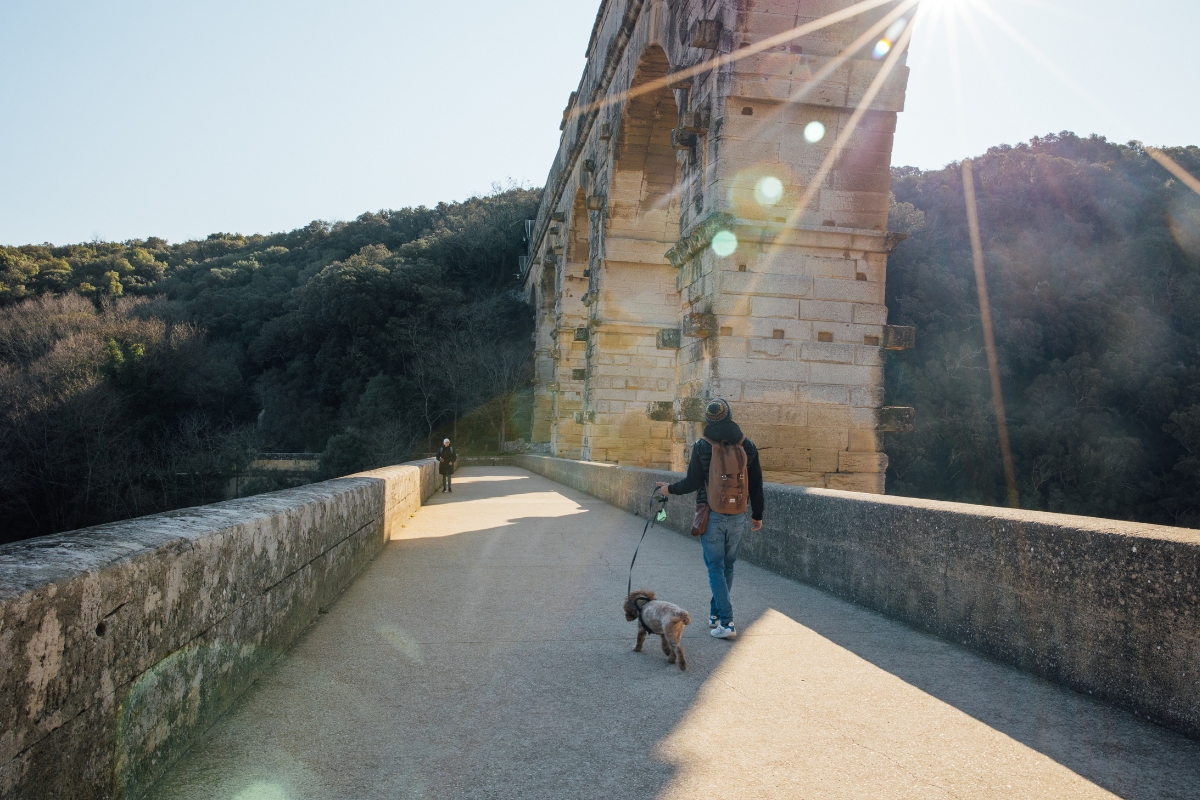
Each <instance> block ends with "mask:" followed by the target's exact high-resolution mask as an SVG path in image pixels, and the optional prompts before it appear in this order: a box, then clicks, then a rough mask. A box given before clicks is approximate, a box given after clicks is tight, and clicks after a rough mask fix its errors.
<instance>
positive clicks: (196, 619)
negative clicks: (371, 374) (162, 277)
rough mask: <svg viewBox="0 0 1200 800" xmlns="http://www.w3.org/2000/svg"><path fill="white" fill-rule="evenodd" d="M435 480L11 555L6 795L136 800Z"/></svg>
mask: <svg viewBox="0 0 1200 800" xmlns="http://www.w3.org/2000/svg"><path fill="white" fill-rule="evenodd" d="M437 485H438V481H437V473H436V463H435V462H434V461H433V460H432V459H430V460H426V461H420V462H413V463H412V464H406V465H400V466H395V467H390V468H387V469H381V470H376V471H373V472H367V473H363V474H360V475H355V476H351V477H348V478H341V479H338V480H332V481H326V482H324V483H317V484H311V485H308V486H304V487H301V488H297V489H289V490H286V491H282V492H273V493H271V494H266V495H259V496H256V497H249V498H244V499H241V500H232V501H229V502H226V503H218V504H215V505H210V506H201V507H198V508H188V509H183V510H180V511H173V512H169V513H165V514H156V515H153V516H149V517H142V518H139V519H133V520H127V521H124V522H116V523H112V524H109V525H101V526H98V527H95V528H86V529H83V530H78V531H72V532H70V533H64V534H56V535H52V536H43V537H40V538H37V539H31V540H27V541H24V542H18V543H15V544H9V545H3V546H0V796H3V797H6V798H9V797H12V798H30V799H32V798H39V799H40V798H46V800H50V799H51V798H55V799H61V798H73V800H100V799H101V798H114V799H116V798H137V797H139V796H140V795H141V794H143V793H144V791H145V790H146V789H147V788H148V787H149V786H150V785H151V784H152V783H153V782H154V781H155V780H156V779H157V778H158V777H159V776H160V775H162V774H163V772H164V771H165V770H166V768H167V767H168V766H169V765H170V764H171V763H172V762H173V761H174V760H175V759H176V758H178V756H179V755H180V754H181V753H183V752H184V751H185V750H186V749H187V748H188V747H189V746H190V745H191V743H192V742H193V741H194V740H195V739H196V737H198V736H199V735H201V734H202V733H203V732H204V731H205V730H206V729H207V728H208V727H209V725H211V724H212V723H213V722H214V721H215V720H216V719H217V717H219V716H220V715H221V714H222V713H223V712H224V711H225V709H226V708H228V707H229V705H230V703H232V702H233V701H234V700H235V699H236V698H237V697H238V695H240V694H241V693H242V692H243V691H244V690H245V689H246V688H247V687H249V685H250V684H251V683H252V682H253V681H254V680H255V678H256V677H257V676H258V675H259V674H261V673H262V671H263V670H264V669H265V668H266V667H268V666H269V665H270V664H271V663H272V662H273V661H274V660H275V659H276V658H277V657H278V656H279V654H280V653H282V652H283V651H284V650H285V649H286V648H287V647H288V645H289V644H290V643H291V642H292V641H293V640H294V639H295V638H296V636H298V635H299V634H300V633H301V631H303V630H304V628H305V627H306V626H307V625H308V624H309V623H310V622H311V621H312V620H313V619H314V618H315V617H316V615H317V614H318V613H319V612H320V610H321V609H322V608H324V607H325V606H328V605H329V604H330V603H332V602H333V601H334V600H335V599H336V598H337V596H338V595H339V594H340V593H341V591H342V590H343V589H344V588H345V587H346V586H347V585H348V584H349V582H350V581H351V580H353V578H354V577H355V576H356V575H357V574H358V573H359V571H360V570H361V569H362V568H363V567H364V566H365V565H366V564H367V563H368V562H369V561H370V560H371V559H372V558H374V557H375V555H376V554H377V553H378V552H379V551H380V549H381V548H382V547H383V546H384V544H385V543H386V542H387V540H388V539H389V538H390V537H391V532H392V531H394V530H396V529H398V526H399V525H401V524H403V522H404V521H405V520H407V518H408V516H409V515H410V514H411V513H412V512H413V511H415V510H416V509H417V508H418V507H419V506H420V505H421V501H422V500H423V499H424V498H425V497H428V496H429V495H430V494H432V493H433V491H434V489H435V487H436V486H437Z"/></svg>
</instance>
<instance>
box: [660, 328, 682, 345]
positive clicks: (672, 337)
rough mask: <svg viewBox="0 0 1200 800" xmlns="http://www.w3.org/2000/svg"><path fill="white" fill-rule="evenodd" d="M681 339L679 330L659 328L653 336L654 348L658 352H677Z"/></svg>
mask: <svg viewBox="0 0 1200 800" xmlns="http://www.w3.org/2000/svg"><path fill="white" fill-rule="evenodd" d="M682 339H683V336H682V332H681V331H680V330H679V328H659V329H658V330H657V331H656V332H655V334H654V346H655V347H656V348H658V349H659V350H678V349H679V348H680V347H681V346H682Z"/></svg>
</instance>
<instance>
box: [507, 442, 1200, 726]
mask: <svg viewBox="0 0 1200 800" xmlns="http://www.w3.org/2000/svg"><path fill="white" fill-rule="evenodd" d="M517 463H518V464H519V465H520V466H521V467H523V468H525V469H529V470H531V471H533V472H536V473H538V474H540V475H544V476H546V477H548V478H550V479H552V480H555V481H558V482H559V483H562V484H564V485H566V486H569V487H571V488H574V489H578V490H580V491H583V492H587V493H588V494H591V495H593V496H595V497H598V498H600V499H602V500H605V501H607V502H609V503H612V504H614V505H617V506H619V507H621V508H624V509H626V510H627V511H632V512H634V513H637V514H641V515H644V514H645V513H646V509H647V507H648V506H649V498H650V494H651V491H652V489H653V485H654V482H655V481H657V480H662V481H671V482H673V481H676V480H678V479H679V478H680V477H682V476H681V475H680V474H679V473H672V472H665V471H656V470H648V469H638V468H634V467H622V466H616V465H612V464H599V463H590V462H579V461H569V460H565V459H556V458H548V457H543V456H521V457H519V458H518V459H517ZM765 493H766V513H765V515H764V516H765V519H766V523H765V525H764V527H763V530H762V531H761V532H759V533H750V532H749V531H747V535H746V538H745V540H744V542H743V544H742V557H743V558H745V559H746V560H748V561H750V562H752V563H755V564H757V565H759V566H761V567H763V568H766V569H769V570H772V571H774V572H777V573H779V574H782V575H784V576H786V577H789V578H793V579H795V580H800V581H803V582H805V583H809V584H812V585H814V586H817V587H819V588H821V589H824V590H826V591H829V592H831V593H833V594H836V595H838V596H840V597H843V598H845V599H847V600H850V601H852V602H854V603H858V604H860V605H863V606H866V607H868V608H872V609H875V610H877V611H879V612H881V613H883V614H886V615H888V616H890V617H894V618H896V619H899V620H902V621H903V622H906V623H908V624H910V625H913V626H914V627H917V628H920V629H922V630H925V631H928V632H930V633H932V634H934V635H936V636H939V637H942V638H944V639H947V640H950V641H953V642H958V643H961V644H964V645H966V646H968V647H972V648H975V649H977V650H980V651H982V652H985V653H987V654H989V655H990V656H992V657H994V658H996V659H998V660H1000V661H1003V662H1006V663H1008V664H1012V665H1014V666H1016V667H1019V668H1021V669H1024V670H1028V671H1030V672H1033V673H1035V674H1038V675H1041V676H1043V677H1046V678H1048V679H1050V680H1053V681H1056V682H1058V683H1062V684H1065V685H1067V686H1070V687H1071V688H1073V689H1076V690H1078V691H1080V692H1083V693H1086V694H1089V695H1092V696H1095V697H1098V698H1102V699H1104V700H1107V701H1109V702H1112V703H1115V704H1117V705H1120V706H1122V707H1124V708H1127V709H1130V710H1131V711H1133V712H1135V713H1137V714H1138V715H1140V716H1144V717H1146V718H1148V719H1150V720H1153V721H1154V722H1156V723H1158V724H1161V725H1164V726H1166V727H1169V728H1172V729H1175V730H1177V731H1180V732H1181V733H1184V734H1186V735H1188V736H1191V737H1193V738H1200V531H1193V530H1188V529H1183V528H1170V527H1165V526H1158V525H1142V524H1137V523H1130V522H1119V521H1114V520H1106V519H1097V518H1091V517H1075V516H1067V515H1064V514H1047V513H1041V512H1034V511H1019V510H1013V509H1005V508H993V507H988V506H974V505H966V504H961V503H944V502H937V501H932V500H918V499H914V498H907V497H887V496H875V495H865V494H858V493H852V492H842V491H833V490H826V489H804V488H800V487H794V486H778V485H771V484H768V485H767V486H766V489H765ZM691 517H692V498H691V497H687V498H675V499H673V501H672V502H670V503H668V515H667V522H666V524H667V525H668V526H669V527H671V528H673V529H674V530H677V531H680V532H685V531H686V530H687V529H688V528H689V527H690V525H691ZM697 561H699V555H697Z"/></svg>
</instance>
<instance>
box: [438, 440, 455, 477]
mask: <svg viewBox="0 0 1200 800" xmlns="http://www.w3.org/2000/svg"><path fill="white" fill-rule="evenodd" d="M437 457H438V459H439V460H440V462H441V463H440V464H438V472H440V473H441V474H443V475H453V474H454V462H455V461H458V454H456V453H455V452H454V448H453V447H446V445H442V446H441V448H439V449H438V452H437Z"/></svg>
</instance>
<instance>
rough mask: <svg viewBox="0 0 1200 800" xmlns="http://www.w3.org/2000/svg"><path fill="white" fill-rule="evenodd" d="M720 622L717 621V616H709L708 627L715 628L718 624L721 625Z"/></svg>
mask: <svg viewBox="0 0 1200 800" xmlns="http://www.w3.org/2000/svg"><path fill="white" fill-rule="evenodd" d="M719 624H720V623H719V622H718V621H717V618H716V617H709V618H708V627H710V628H715V627H717V625H719Z"/></svg>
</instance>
